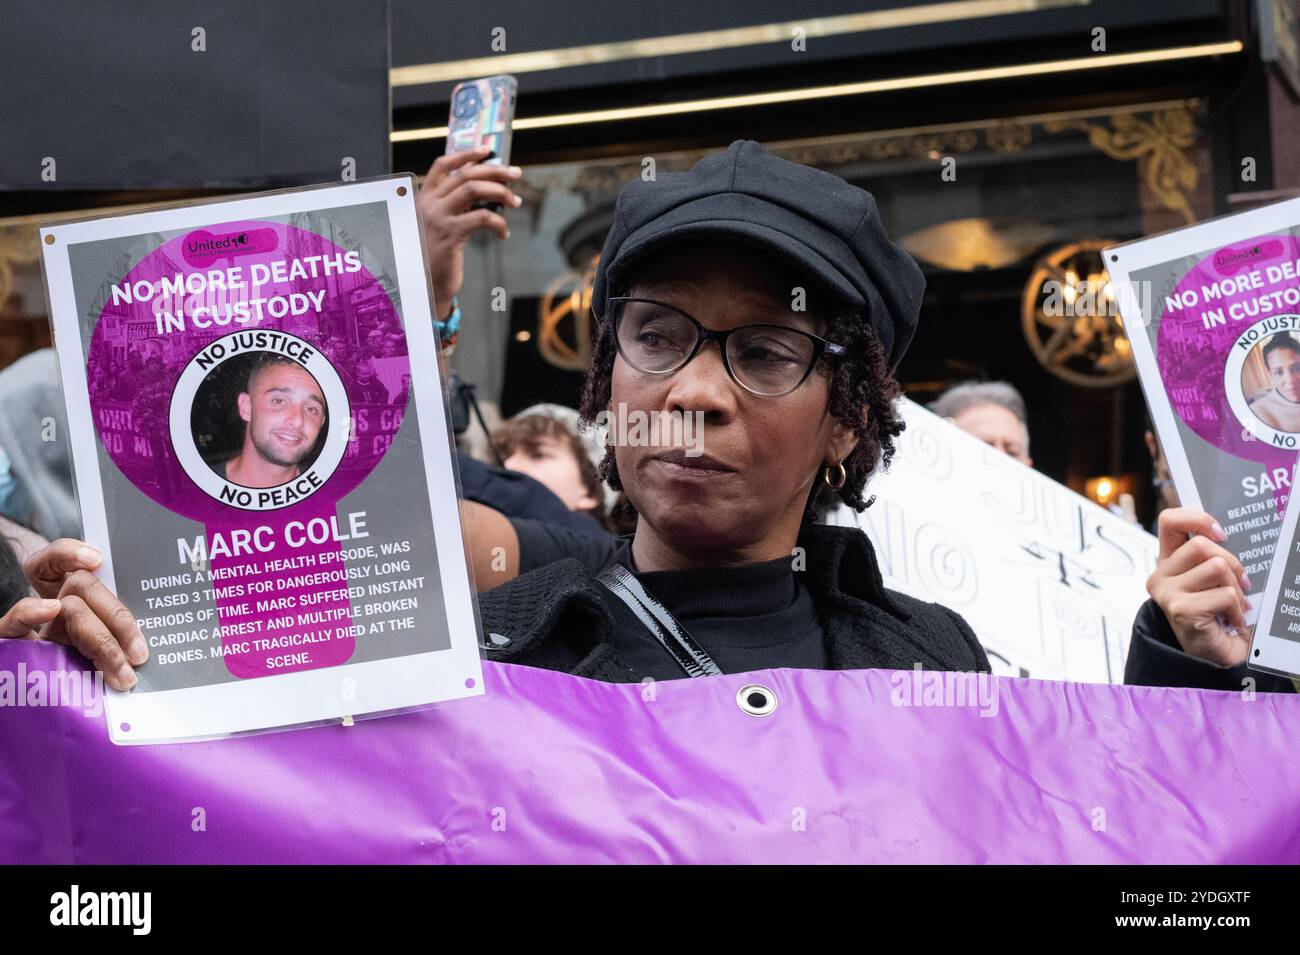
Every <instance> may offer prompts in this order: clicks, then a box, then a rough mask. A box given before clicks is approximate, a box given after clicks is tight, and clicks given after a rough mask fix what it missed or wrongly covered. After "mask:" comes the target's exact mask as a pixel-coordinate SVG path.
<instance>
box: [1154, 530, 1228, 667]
mask: <svg viewBox="0 0 1300 955" xmlns="http://www.w3.org/2000/svg"><path fill="white" fill-rule="evenodd" d="M1188 535H1194V536H1191V537H1189V536H1188ZM1227 538H1228V535H1227V534H1226V533H1224V530H1223V528H1222V527H1220V526H1219V524H1218V522H1217V521H1215V519H1214V518H1213V517H1211V516H1210V515H1209V514H1207V513H1205V512H1204V511H1199V510H1196V509H1194V508H1190V507H1174V508H1169V509H1168V510H1166V511H1162V512H1161V514H1160V558H1159V561H1158V562H1157V564H1156V569H1155V572H1154V573H1153V574H1152V575H1151V576H1150V577H1149V578H1148V579H1147V593H1149V594H1150V595H1151V599H1152V600H1154V601H1155V602H1156V604H1157V606H1159V607H1160V609H1161V610H1162V611H1164V614H1165V617H1166V618H1168V620H1169V625H1170V627H1171V628H1172V629H1173V631H1174V636H1175V637H1177V638H1178V644H1179V646H1181V647H1182V648H1183V652H1185V653H1188V654H1190V655H1191V656H1194V657H1198V658H1200V659H1202V660H1208V661H1209V662H1211V663H1216V664H1218V665H1219V666H1236V665H1237V664H1240V663H1245V662H1246V657H1247V654H1248V652H1249V650H1250V633H1249V630H1248V628H1247V626H1246V616H1245V615H1246V609H1247V607H1246V595H1245V593H1244V590H1243V588H1245V589H1249V588H1250V580H1249V578H1248V577H1247V576H1246V573H1245V571H1244V570H1243V569H1242V566H1241V562H1240V561H1239V560H1238V559H1237V558H1236V557H1235V556H1234V555H1232V554H1231V553H1229V552H1228V551H1227V550H1225V549H1224V548H1223V547H1222V546H1220V545H1221V544H1222V542H1223V541H1225V540H1227Z"/></svg>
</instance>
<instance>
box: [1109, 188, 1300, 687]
mask: <svg viewBox="0 0 1300 955" xmlns="http://www.w3.org/2000/svg"><path fill="white" fill-rule="evenodd" d="M1104 255H1105V257H1106V267H1107V269H1108V270H1109V272H1110V276H1111V280H1112V282H1113V283H1114V287H1115V291H1116V295H1117V300H1118V302H1119V306H1120V310H1121V314H1122V315H1123V318H1124V326H1125V330H1126V331H1127V333H1128V338H1129V341H1130V342H1132V345H1133V357H1134V359H1135V360H1136V362H1137V368H1138V374H1139V378H1140V379H1141V382H1142V389H1143V391H1144V392H1145V394H1146V398H1147V404H1148V406H1149V407H1150V409H1151V415H1152V418H1153V421H1154V424H1155V428H1156V433H1157V434H1158V435H1159V437H1160V441H1161V444H1162V445H1163V447H1164V450H1165V455H1166V457H1167V458H1168V461H1169V468H1170V471H1171V473H1172V474H1173V477H1174V484H1175V486H1176V487H1177V489H1178V496H1179V499H1180V501H1181V502H1182V503H1183V504H1184V505H1185V506H1189V507H1199V508H1202V509H1204V510H1206V511H1208V512H1209V513H1210V514H1211V515H1213V516H1214V517H1215V518H1216V519H1217V520H1218V521H1219V523H1220V524H1221V525H1222V526H1223V528H1224V530H1225V531H1226V532H1227V534H1228V540H1227V542H1226V543H1225V544H1224V546H1225V547H1226V548H1227V549H1228V550H1230V551H1232V552H1233V553H1235V554H1236V555H1237V556H1238V557H1239V558H1240V559H1241V563H1242V565H1243V567H1244V568H1245V571H1246V574H1247V576H1248V577H1249V578H1250V581H1251V583H1252V584H1253V589H1254V592H1255V594H1258V596H1251V595H1250V594H1248V595H1247V600H1248V604H1249V607H1250V610H1249V613H1248V614H1247V621H1248V623H1251V624H1255V623H1256V622H1257V621H1258V622H1259V623H1258V625H1257V626H1256V632H1255V638H1254V644H1253V646H1252V649H1251V656H1250V661H1249V662H1250V664H1251V665H1252V666H1254V667H1257V668H1260V669H1268V670H1275V671H1279V672H1290V673H1295V672H1300V616H1290V615H1288V611H1287V609H1286V608H1287V607H1291V608H1292V610H1293V611H1294V612H1295V613H1298V614H1300V582H1297V577H1298V576H1300V561H1297V560H1296V559H1295V556H1296V548H1295V545H1294V536H1295V521H1296V516H1297V512H1296V509H1295V508H1291V509H1290V511H1289V512H1288V510H1287V501H1288V499H1289V497H1290V492H1291V485H1292V481H1293V479H1294V468H1295V462H1296V455H1297V451H1298V450H1300V200H1294V199H1293V200H1288V201H1286V202H1281V203H1277V204H1275V205H1270V206H1265V207H1262V208H1259V209H1253V210H1251V211H1249V212H1243V213H1239V214H1236V215H1231V216H1225V217H1223V218H1219V219H1214V220H1212V221H1209V222H1205V223H1201V224H1200V225H1195V226H1191V227H1188V228H1185V229H1179V230H1176V231H1174V232H1169V233H1165V234H1163V235H1159V236H1154V237H1152V238H1149V239H1143V240H1141V241H1138V242H1131V243H1128V244H1126V245H1121V246H1117V247H1115V248H1113V249H1107V250H1106V251H1105V253H1104ZM1284 516H1285V520H1284ZM1280 542H1284V543H1280ZM1279 548H1281V549H1280V550H1279ZM1275 553H1277V554H1278V555H1279V556H1284V557H1285V559H1279V560H1276V561H1275V560H1274V555H1275ZM1285 581H1291V582H1292V583H1290V584H1289V585H1287V587H1286V588H1284V589H1283V590H1282V600H1281V601H1280V602H1279V587H1281V586H1282V584H1283V583H1284V582H1285ZM1261 585H1262V591H1261ZM1288 591H1289V592H1290V593H1292V594H1295V598H1292V597H1287V596H1286V594H1287V592H1288ZM1291 599H1294V600H1295V603H1294V606H1293V605H1291V604H1287V603H1286V601H1287V600H1291Z"/></svg>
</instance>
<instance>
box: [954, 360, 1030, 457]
mask: <svg viewBox="0 0 1300 955" xmlns="http://www.w3.org/2000/svg"><path fill="white" fill-rule="evenodd" d="M930 410H931V411H933V412H934V413H935V414H937V415H938V416H939V417H941V418H947V419H948V420H949V421H951V422H952V423H953V424H955V425H956V426H957V427H959V428H961V429H962V430H963V431H965V432H966V433H967V434H971V435H974V436H975V437H977V438H979V439H980V440H981V441H983V442H984V443H985V444H987V445H989V446H990V447H994V448H997V449H998V450H999V451H1001V452H1002V453H1003V454H1006V455H1008V456H1010V457H1013V458H1015V459H1016V460H1017V461H1019V462H1020V463H1021V464H1023V465H1025V467H1033V466H1034V460H1033V458H1031V457H1030V456H1029V416H1028V415H1027V414H1026V412H1025V399H1024V398H1022V397H1021V396H1020V392H1018V391H1017V390H1016V389H1015V387H1014V386H1013V385H1011V384H1009V383H1008V382H1005V381H968V382H965V383H963V384H960V385H954V386H953V387H952V388H949V389H948V390H947V391H945V392H944V393H943V394H941V395H940V396H939V397H938V398H937V399H935V401H934V403H933V404H931V405H930Z"/></svg>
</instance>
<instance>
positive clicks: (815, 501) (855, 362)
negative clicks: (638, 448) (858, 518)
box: [579, 308, 905, 523]
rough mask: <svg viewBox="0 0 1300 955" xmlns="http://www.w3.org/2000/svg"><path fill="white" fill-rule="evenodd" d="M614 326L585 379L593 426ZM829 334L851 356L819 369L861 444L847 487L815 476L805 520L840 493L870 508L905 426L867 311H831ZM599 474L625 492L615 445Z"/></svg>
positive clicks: (587, 417)
mask: <svg viewBox="0 0 1300 955" xmlns="http://www.w3.org/2000/svg"><path fill="white" fill-rule="evenodd" d="M611 325H612V323H611V322H605V321H602V322H600V324H599V327H598V329H597V332H596V341H595V344H594V346H593V350H592V359H591V368H590V369H589V370H588V371H587V377H586V379H585V380H584V381H583V386H582V405H581V407H580V408H579V412H580V414H581V420H582V423H583V425H584V426H589V425H590V424H591V423H592V422H593V421H595V419H596V416H597V415H598V414H600V412H602V411H604V410H606V409H608V408H609V401H610V382H611V379H612V378H613V372H614V357H615V355H616V354H617V353H618V346H617V343H616V342H615V340H614V330H613V328H612V327H611ZM826 338H828V339H829V340H831V341H833V342H837V343H839V344H841V345H844V346H845V348H846V349H847V354H845V355H844V356H843V357H842V358H835V359H823V360H822V361H820V362H818V365H817V369H816V373H817V374H819V375H823V376H829V377H830V392H831V393H830V413H831V414H832V415H833V416H835V417H836V418H838V419H839V420H841V421H843V422H844V423H846V424H848V425H849V426H850V427H851V428H852V429H853V433H854V434H856V435H857V437H858V443H857V445H856V446H855V447H854V449H853V452H852V453H851V454H850V455H849V456H848V457H847V458H845V459H844V470H845V472H846V474H847V478H846V480H845V482H844V486H843V487H841V488H840V489H839V490H838V491H834V490H832V489H831V487H830V486H829V485H828V484H827V483H826V482H825V481H823V480H821V478H820V477H818V478H817V479H816V480H814V482H813V490H812V493H811V494H809V495H808V503H807V505H806V506H805V507H804V516H803V519H804V523H812V522H814V521H816V520H817V518H818V516H819V515H820V514H821V513H823V511H824V510H826V509H827V508H830V507H832V506H834V499H835V497H836V496H838V497H839V499H840V500H842V501H843V502H844V503H845V504H847V505H849V506H850V507H852V508H854V509H855V510H858V511H861V510H863V509H864V508H866V506H867V504H866V501H865V500H864V499H863V495H862V489H863V487H865V485H866V483H867V478H869V477H870V476H871V474H872V472H874V471H875V470H876V468H877V467H879V466H884V467H888V466H889V463H890V461H891V460H893V457H894V439H895V438H897V437H898V436H899V435H900V434H902V433H903V429H904V427H905V425H904V423H903V419H902V417H901V416H900V415H899V413H898V408H897V406H896V401H897V399H898V398H899V397H900V396H901V395H902V393H903V388H902V385H900V384H899V382H898V379H897V378H895V377H894V374H893V372H892V371H891V370H890V368H889V362H888V359H887V358H886V356H885V349H884V346H883V345H882V344H881V341H880V339H879V337H877V335H876V333H875V332H874V331H873V330H872V328H871V326H870V325H869V324H868V323H867V322H866V321H865V320H864V319H863V317H862V315H861V313H860V312H858V311H857V310H854V309H846V308H840V309H836V310H833V311H831V313H830V314H829V315H828V317H827V329H826ZM864 409H869V412H868V414H865V415H864V414H863V413H862V412H863V410H864ZM597 473H599V475H600V477H601V478H602V479H603V480H604V481H605V482H606V483H608V484H609V486H610V487H612V488H613V489H614V490H616V491H621V490H623V485H622V482H621V481H620V480H619V477H618V467H617V465H616V464H615V461H614V449H613V448H612V447H607V448H606V449H605V457H604V458H603V459H602V460H601V462H600V467H599V468H598V469H597ZM625 497H626V495H625Z"/></svg>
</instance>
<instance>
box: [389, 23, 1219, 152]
mask: <svg viewBox="0 0 1300 955" xmlns="http://www.w3.org/2000/svg"><path fill="white" fill-rule="evenodd" d="M1243 49H1244V47H1243V45H1242V43H1241V41H1240V40H1231V41H1226V42H1222V43H1202V44H1199V45H1197V46H1180V47H1166V48H1164V49H1156V50H1141V51H1138V52H1135V53H1114V54H1107V55H1093V56H1084V57H1074V58H1071V59H1066V60H1045V61H1041V62H1037V63H1020V64H1016V65H1014V66H991V67H984V68H981V69H973V70H954V71H951V72H947V73H925V74H920V75H914V76H898V77H892V78H888V79H879V80H861V81H858V82H855V83H836V84H831V85H827V86H811V87H800V88H794V89H784V90H771V91H767V92H762V93H744V94H739V95H734V96H715V97H708V98H705V99H695V100H681V101H678V102H674V103H654V104H650V105H645V106H621V107H615V108H610V109H596V110H588V111H586V112H583V113H556V114H552V115H550V116H529V117H523V118H521V119H517V120H515V122H514V124H513V127H514V129H515V130H528V129H549V128H554V127H560V126H586V125H591V124H592V123H610V122H618V121H625V120H631V119H646V118H649V117H652V116H679V115H682V114H684V113H700V112H710V111H713V110H720V109H737V108H742V107H748V106H767V105H774V104H779V103H796V102H806V101H809V100H826V99H834V98H837V97H842V96H865V95H870V94H874V93H886V92H897V91H899V90H909V89H924V88H929V87H936V86H959V85H964V84H967V83H983V82H988V81H990V80H999V79H1010V78H1013V77H1026V76H1051V75H1055V74H1058V73H1073V72H1082V71H1085V70H1102V69H1112V68H1115V67H1120V66H1134V65H1137V64H1141V63H1156V62H1167V61H1172V60H1187V59H1203V58H1205V57H1211V56H1224V55H1228V54H1236V53H1240V52H1241V51H1242V50H1243ZM446 136H447V127H446V126H427V127H421V128H416V129H397V130H394V131H393V132H392V133H391V134H390V135H389V139H390V140H392V141H393V142H395V143H405V142H415V141H418V140H423V139H445V138H446Z"/></svg>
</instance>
